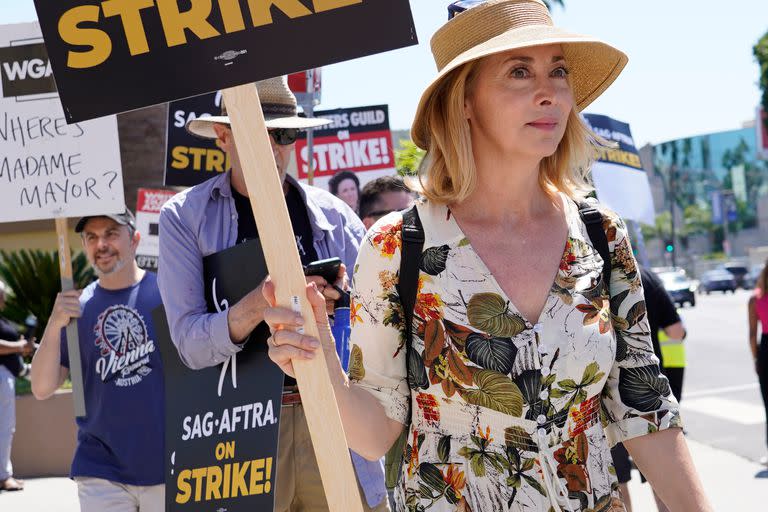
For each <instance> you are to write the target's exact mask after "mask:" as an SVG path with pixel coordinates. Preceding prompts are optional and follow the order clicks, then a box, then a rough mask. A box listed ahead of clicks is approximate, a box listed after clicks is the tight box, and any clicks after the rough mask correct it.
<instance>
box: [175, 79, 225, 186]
mask: <svg viewBox="0 0 768 512" xmlns="http://www.w3.org/2000/svg"><path fill="white" fill-rule="evenodd" d="M221 98H222V94H221V92H215V93H213V92H212V93H208V94H201V95H200V96H194V97H192V98H186V99H183V100H176V101H172V102H170V103H169V104H168V131H167V132H166V133H167V140H166V145H165V147H166V153H165V184H166V185H167V186H182V187H191V186H193V185H197V184H198V183H202V182H203V181H205V180H207V179H208V178H212V177H213V176H216V174H218V173H221V172H224V171H226V170H227V169H229V167H230V165H229V157H228V156H227V153H226V152H224V151H223V150H221V149H220V148H219V147H218V146H217V145H216V141H215V140H209V139H203V138H201V137H196V136H194V135H192V134H191V133H189V132H187V130H186V128H185V126H186V124H187V122H188V121H191V120H192V119H197V118H198V117H201V116H204V115H213V116H218V115H221Z"/></svg>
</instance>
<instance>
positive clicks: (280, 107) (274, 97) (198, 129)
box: [186, 76, 333, 139]
mask: <svg viewBox="0 0 768 512" xmlns="http://www.w3.org/2000/svg"><path fill="white" fill-rule="evenodd" d="M256 89H257V90H258V91H259V99H260V100H261V110H262V112H264V119H265V120H266V123H265V124H266V125H267V128H296V129H299V130H306V129H307V128H317V127H318V126H324V125H326V124H330V123H332V122H333V121H331V120H330V119H323V118H319V117H311V118H310V117H299V115H298V105H297V103H296V96H294V95H293V92H291V90H290V89H289V88H288V77H286V76H279V77H275V78H269V79H267V80H262V81H260V82H256ZM216 123H221V124H230V123H229V117H228V116H227V108H226V106H225V105H224V102H223V101H222V103H221V115H220V116H201V117H198V118H197V119H193V120H191V121H189V122H188V123H187V126H186V128H187V131H188V132H189V133H191V134H192V135H197V136H198V137H202V138H204V139H215V138H217V137H216V132H215V131H214V130H213V125H214V124H216Z"/></svg>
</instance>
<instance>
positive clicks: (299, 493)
mask: <svg viewBox="0 0 768 512" xmlns="http://www.w3.org/2000/svg"><path fill="white" fill-rule="evenodd" d="M257 87H258V90H259V96H260V98H261V103H262V110H263V112H264V117H265V119H266V125H267V129H268V131H269V134H270V142H271V143H272V150H273V153H274V156H275V162H276V164H277V168H278V171H279V173H280V177H281V178H282V180H283V191H284V192H285V199H286V204H287V206H288V211H289V214H290V217H291V224H292V225H293V230H294V233H295V235H296V243H297V247H298V249H299V254H300V256H301V259H302V263H304V264H307V263H309V262H311V261H314V260H317V259H325V258H331V257H339V258H340V259H341V260H342V262H343V263H344V264H345V265H346V269H347V272H348V273H349V274H350V276H351V273H352V269H353V268H354V263H355V259H356V258H357V251H358V248H359V246H360V240H361V239H362V237H363V234H364V233H365V228H364V227H363V224H362V222H361V221H360V219H358V218H357V216H356V215H355V214H354V212H353V211H352V210H351V209H350V208H349V207H348V206H347V205H346V204H345V203H344V202H342V201H341V200H339V199H337V198H336V197H334V196H333V195H331V194H330V193H328V192H326V191H324V190H321V189H318V188H315V187H311V186H308V185H304V184H302V183H299V182H297V181H296V180H295V179H293V178H292V177H291V176H287V175H286V169H287V167H288V163H289V162H290V158H291V154H292V153H293V151H294V145H295V141H296V135H297V132H298V130H300V129H307V128H312V127H316V126H321V125H324V124H327V123H328V122H330V121H327V120H324V119H308V118H301V117H298V116H297V114H296V112H297V106H296V99H295V97H294V96H293V93H291V92H290V90H289V89H288V85H287V80H286V79H285V77H281V78H275V79H270V80H265V81H262V82H259V83H257ZM187 130H188V131H190V133H193V134H194V135H197V136H200V137H205V138H211V139H217V140H218V144H219V146H220V147H221V148H222V149H223V150H224V151H226V152H227V154H228V156H229V160H230V162H231V165H232V169H231V171H228V172H226V173H224V174H221V175H219V176H216V177H215V178H212V179H210V180H208V181H206V182H204V183H202V184H200V185H197V186H195V187H192V188H190V189H188V190H186V191H184V192H181V193H180V194H177V195H176V196H175V197H173V198H172V199H171V200H170V201H168V202H167V203H166V204H165V206H164V207H163V209H162V211H161V213H160V257H159V269H158V284H159V287H160V293H161V295H162V298H163V303H164V305H165V309H166V313H167V316H168V323H169V325H170V329H171V338H172V339H173V342H174V344H175V345H176V347H177V349H178V351H179V355H180V357H181V359H182V360H183V361H184V363H185V364H186V365H187V366H189V367H190V368H205V367H208V366H214V365H217V364H220V363H222V362H224V361H225V360H227V358H229V357H230V356H232V355H233V354H235V353H237V352H239V351H240V350H242V348H243V344H244V341H245V340H246V339H247V337H248V335H249V334H250V333H251V332H252V331H253V329H254V328H255V327H256V326H257V325H258V324H259V323H261V321H262V320H263V311H264V308H266V307H267V304H266V302H265V300H264V298H263V296H262V294H261V287H259V288H257V289H256V290H253V291H252V292H251V293H249V294H248V295H246V296H245V297H243V298H242V299H241V300H240V301H239V302H238V303H236V304H234V305H233V306H232V307H230V308H229V309H228V310H226V311H222V312H221V313H209V312H208V310H207V307H206V302H205V293H204V287H203V258H204V257H205V256H208V255H209V254H213V253H216V252H219V251H222V250H224V249H227V248H229V247H232V246H234V245H236V244H238V243H241V242H244V241H246V240H248V239H251V238H256V237H258V229H257V227H256V224H255V222H254V219H253V212H252V211H251V208H250V204H249V200H248V197H247V194H248V192H247V189H246V186H245V180H244V178H243V172H242V168H241V166H240V162H239V159H238V156H237V148H236V147H235V142H234V138H233V136H232V131H231V129H230V126H229V118H228V117H226V111H224V112H223V115H222V116H217V117H213V116H207V117H201V118H198V119H196V120H193V121H190V122H189V123H188V125H187ZM314 279H315V280H317V282H318V283H319V285H320V288H321V290H323V294H324V295H325V296H326V299H327V300H328V301H329V303H332V302H333V301H334V300H336V299H338V298H339V297H340V295H339V294H338V292H337V291H336V290H335V289H334V288H333V287H332V286H327V287H326V286H323V285H325V284H333V283H325V281H323V280H322V278H314ZM293 386H295V381H292V380H288V379H287V380H286V387H287V388H288V389H291V388H292V387H293ZM298 400H299V403H295V402H296V401H297V398H295V397H292V398H291V400H290V402H291V404H292V405H284V407H283V410H282V413H281V418H280V441H279V453H278V459H279V462H278V474H277V482H278V488H277V492H276V493H275V510H276V511H280V512H282V511H291V512H293V511H297V512H298V511H310V510H312V511H314V510H328V506H327V504H326V501H325V496H324V494H323V489H322V483H321V481H320V475H319V470H318V468H317V463H316V461H315V457H314V452H313V450H312V445H311V440H310V438H309V430H308V427H307V424H306V419H305V417H304V412H303V408H302V407H301V403H300V398H299V399H298ZM352 459H353V462H354V465H355V470H356V473H357V476H358V480H359V482H360V485H361V487H362V489H363V491H364V496H365V499H364V500H363V505H364V508H365V509H366V510H375V511H387V510H389V504H388V502H387V499H386V497H387V496H386V489H385V488H384V473H383V467H382V464H381V462H369V461H366V460H365V459H363V458H362V457H359V456H357V455H356V454H354V453H353V454H352Z"/></svg>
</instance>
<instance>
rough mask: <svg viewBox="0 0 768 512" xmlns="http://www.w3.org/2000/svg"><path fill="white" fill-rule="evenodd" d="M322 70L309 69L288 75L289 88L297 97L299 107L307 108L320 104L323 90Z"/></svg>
mask: <svg viewBox="0 0 768 512" xmlns="http://www.w3.org/2000/svg"><path fill="white" fill-rule="evenodd" d="M320 70H321V68H315V69H308V70H307V71H301V72H299V73H291V74H290V75H288V88H290V89H291V91H293V93H294V94H295V95H296V101H297V102H298V104H299V105H301V106H303V107H305V106H306V105H308V104H310V105H312V106H314V105H317V104H319V103H320V94H321V92H322V88H323V87H322V85H323V84H322V82H323V80H322V72H321V71H320ZM310 84H311V85H310Z"/></svg>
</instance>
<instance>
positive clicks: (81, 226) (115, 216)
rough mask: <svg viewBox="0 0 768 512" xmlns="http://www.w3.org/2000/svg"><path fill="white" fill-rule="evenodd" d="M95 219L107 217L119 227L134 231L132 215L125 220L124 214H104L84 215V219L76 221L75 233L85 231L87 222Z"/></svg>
mask: <svg viewBox="0 0 768 512" xmlns="http://www.w3.org/2000/svg"><path fill="white" fill-rule="evenodd" d="M121 215H122V216H121ZM97 217H107V218H109V219H112V220H113V221H115V222H117V223H118V224H120V225H121V226H130V227H132V228H134V229H136V219H135V218H134V217H133V215H132V214H131V217H128V218H126V217H125V214H110V213H105V214H104V215H86V216H85V217H81V218H80V220H78V221H77V224H75V233H82V232H83V230H84V229H85V225H86V224H88V221H89V220H91V219H95V218H97Z"/></svg>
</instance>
